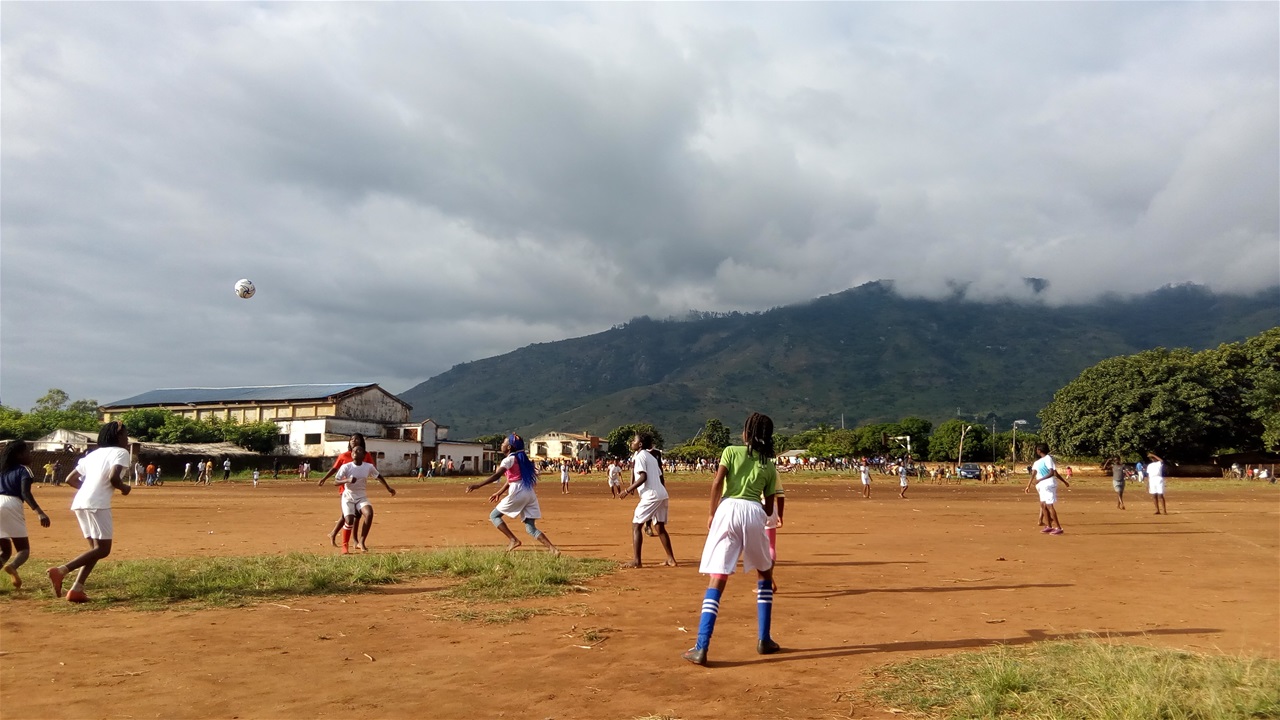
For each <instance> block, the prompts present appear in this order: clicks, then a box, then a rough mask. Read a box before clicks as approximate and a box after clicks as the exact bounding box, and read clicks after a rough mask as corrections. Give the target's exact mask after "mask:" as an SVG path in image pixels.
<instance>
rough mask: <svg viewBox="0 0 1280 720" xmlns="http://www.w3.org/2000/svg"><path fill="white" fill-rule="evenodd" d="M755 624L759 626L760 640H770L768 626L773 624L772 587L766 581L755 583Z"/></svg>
mask: <svg viewBox="0 0 1280 720" xmlns="http://www.w3.org/2000/svg"><path fill="white" fill-rule="evenodd" d="M756 622H757V623H758V625H759V626H760V639H761V640H770V639H772V638H770V637H769V626H770V625H771V624H772V623H773V586H772V584H771V583H770V582H769V581H768V580H760V581H757V582H756Z"/></svg>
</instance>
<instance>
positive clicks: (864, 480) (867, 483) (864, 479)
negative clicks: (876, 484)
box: [862, 476, 871, 485]
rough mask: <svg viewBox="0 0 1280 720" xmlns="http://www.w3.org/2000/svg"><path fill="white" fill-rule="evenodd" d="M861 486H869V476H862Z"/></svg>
mask: <svg viewBox="0 0 1280 720" xmlns="http://www.w3.org/2000/svg"><path fill="white" fill-rule="evenodd" d="M862 484H863V485H870V484H871V478H870V477H869V476H864V477H863V478H862Z"/></svg>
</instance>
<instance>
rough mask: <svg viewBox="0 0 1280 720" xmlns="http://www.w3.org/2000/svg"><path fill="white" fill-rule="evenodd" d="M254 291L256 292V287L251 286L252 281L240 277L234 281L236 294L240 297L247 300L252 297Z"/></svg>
mask: <svg viewBox="0 0 1280 720" xmlns="http://www.w3.org/2000/svg"><path fill="white" fill-rule="evenodd" d="M254 292H256V288H254V287H253V283H252V282H250V281H248V280H245V279H240V280H237V281H236V295H239V296H240V297H241V298H244V299H245V300H248V299H249V298H251V297H253V293H254Z"/></svg>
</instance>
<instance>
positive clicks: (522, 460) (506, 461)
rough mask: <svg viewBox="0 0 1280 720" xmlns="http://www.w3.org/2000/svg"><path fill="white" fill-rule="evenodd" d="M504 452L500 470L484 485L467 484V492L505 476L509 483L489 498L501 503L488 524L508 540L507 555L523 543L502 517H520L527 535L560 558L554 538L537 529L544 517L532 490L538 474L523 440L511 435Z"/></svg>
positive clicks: (505, 443) (503, 448)
mask: <svg viewBox="0 0 1280 720" xmlns="http://www.w3.org/2000/svg"><path fill="white" fill-rule="evenodd" d="M502 452H504V453H506V454H507V456H506V457H505V458H503V459H502V462H500V463H498V469H497V471H495V472H494V473H493V474H492V475H490V476H489V479H487V480H485V481H484V482H481V483H476V484H474V485H468V486H467V492H471V491H473V490H478V489H480V488H482V487H484V486H485V485H488V484H489V483H491V482H496V481H497V480H498V478H500V477H502V476H503V475H505V476H506V479H507V482H506V483H505V485H504V487H503V488H502V489H500V490H498V492H496V493H494V494H492V495H490V496H489V502H495V503H498V505H497V507H495V508H494V509H493V512H491V513H489V521H490V522H492V523H493V526H494V527H496V528H498V531H499V532H501V533H502V534H503V535H505V536H506V537H507V552H511V551H512V550H515V549H516V548H518V547H520V545H521V544H522V543H521V542H520V540H519V538H517V537H516V536H515V534H514V533H512V532H511V528H508V527H507V523H506V522H505V521H504V520H503V519H502V516H503V515H506V516H507V517H510V518H520V520H521V521H522V522H524V529H525V531H526V532H528V533H529V534H530V535H532V536H533V537H534V538H535V539H537V541H538V542H540V543H542V544H543V546H545V547H546V548H547V550H549V551H550V552H551V554H552V555H559V554H560V550H559V549H558V548H556V546H555V545H553V544H552V543H551V538H549V537H547V534H546V533H544V532H542V531H541V530H539V529H538V518H540V517H542V509H541V508H540V507H539V506H538V494H537V493H536V492H534V490H533V486H534V485H535V484H536V483H537V482H538V471H537V469H536V468H534V467H533V461H532V460H530V459H529V455H528V454H527V453H526V452H525V451H524V438H522V437H520V436H519V435H516V434H515V433H511V434H510V435H508V436H507V439H506V440H503V441H502ZM504 494H505V495H506V497H505V498H504V497H503V495H504Z"/></svg>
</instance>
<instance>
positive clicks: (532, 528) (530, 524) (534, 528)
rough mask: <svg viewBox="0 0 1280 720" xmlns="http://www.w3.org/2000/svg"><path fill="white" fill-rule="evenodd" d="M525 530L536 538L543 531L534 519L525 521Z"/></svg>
mask: <svg viewBox="0 0 1280 720" xmlns="http://www.w3.org/2000/svg"><path fill="white" fill-rule="evenodd" d="M524 531H525V532H527V533H529V534H530V535H532V536H533V537H535V538H536V537H538V536H539V535H541V534H542V531H541V530H539V529H538V525H537V523H536V522H535V521H533V520H525V521H524Z"/></svg>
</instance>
